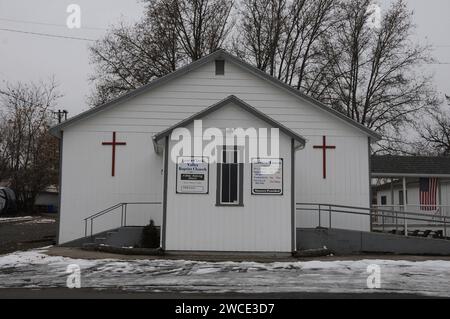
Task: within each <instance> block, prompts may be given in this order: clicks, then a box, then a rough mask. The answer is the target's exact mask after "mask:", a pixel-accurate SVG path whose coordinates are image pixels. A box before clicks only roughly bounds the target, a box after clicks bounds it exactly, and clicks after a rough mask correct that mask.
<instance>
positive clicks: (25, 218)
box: [0, 216, 35, 223]
mask: <svg viewBox="0 0 450 319" xmlns="http://www.w3.org/2000/svg"><path fill="white" fill-rule="evenodd" d="M34 218H35V217H33V216H18V217H17V216H16V217H1V218H0V223H12V222H21V221H29V220H33V219H34Z"/></svg>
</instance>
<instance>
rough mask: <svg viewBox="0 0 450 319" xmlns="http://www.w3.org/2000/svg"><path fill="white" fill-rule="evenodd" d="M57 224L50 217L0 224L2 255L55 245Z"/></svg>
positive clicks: (0, 251)
mask: <svg viewBox="0 0 450 319" xmlns="http://www.w3.org/2000/svg"><path fill="white" fill-rule="evenodd" d="M57 227H58V226H57V222H56V220H55V219H54V218H50V217H48V216H46V217H43V216H42V217H41V216H36V217H33V218H32V219H27V220H18V221H11V222H1V223H0V255H2V254H7V253H11V252H14V251H17V250H27V249H31V248H38V247H44V246H48V245H53V244H55V241H56V232H57Z"/></svg>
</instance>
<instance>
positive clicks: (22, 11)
mask: <svg viewBox="0 0 450 319" xmlns="http://www.w3.org/2000/svg"><path fill="white" fill-rule="evenodd" d="M391 1H393V0H379V3H380V5H381V6H382V7H385V6H386V5H387V4H389V3H390V2H391ZM407 2H408V5H409V6H410V8H411V9H412V10H414V12H415V23H416V25H417V35H416V37H417V40H418V41H420V42H421V43H428V44H431V45H434V46H435V49H434V57H435V58H436V59H437V60H438V61H439V63H440V64H435V65H428V66H427V69H429V71H430V72H432V73H434V75H435V82H436V86H437V88H438V90H439V92H441V94H442V96H443V93H444V92H446V93H447V94H450V1H449V0H427V1H424V0H408V1H407ZM72 3H75V4H78V5H79V6H80V8H81V29H69V28H67V26H66V19H67V17H68V15H69V13H67V12H66V9H67V7H68V6H69V5H70V4H72ZM142 13H143V3H142V2H141V1H136V0H0V85H4V83H5V82H6V81H9V82H15V81H25V82H26V81H38V80H45V79H48V78H50V77H52V76H53V75H54V76H55V78H56V80H57V82H58V83H59V84H60V91H61V93H63V94H64V98H63V99H61V101H60V102H61V103H60V107H61V108H64V109H67V110H68V111H69V113H70V116H73V115H75V114H77V113H79V112H81V111H83V110H86V109H87V108H88V105H87V104H86V97H87V96H88V95H89V92H90V91H91V89H92V85H91V83H90V82H89V81H88V78H89V75H90V74H91V73H92V66H91V65H90V64H89V52H88V46H89V44H91V43H92V42H90V41H87V40H76V39H67V38H54V37H46V36H42V35H37V34H31V33H19V32H17V31H23V32H34V33H45V34H53V35H59V36H66V37H77V38H86V39H99V38H101V37H102V36H103V35H104V34H105V32H106V30H107V28H108V27H109V26H111V25H112V24H116V23H117V22H118V21H126V22H133V21H137V20H139V19H140V17H141V16H142ZM2 29H3V30H2ZM4 29H7V30H9V31H7V30H4Z"/></svg>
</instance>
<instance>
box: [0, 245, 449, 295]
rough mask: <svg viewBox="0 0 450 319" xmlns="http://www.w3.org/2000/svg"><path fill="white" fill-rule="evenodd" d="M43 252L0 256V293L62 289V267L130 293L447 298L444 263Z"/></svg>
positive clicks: (85, 282)
mask: <svg viewBox="0 0 450 319" xmlns="http://www.w3.org/2000/svg"><path fill="white" fill-rule="evenodd" d="M46 249H48V248H43V249H36V250H30V251H26V252H15V253H12V254H9V255H5V256H0V288H32V287H33V288H36V287H41V288H46V287H65V285H66V279H67V275H68V274H67V273H66V269H67V266H68V265H71V264H77V265H79V266H80V268H81V285H82V287H89V288H100V289H101V288H121V289H126V290H135V291H176V292H209V293H222V292H242V293H268V292H272V293H276V292H333V293H371V292H392V293H414V294H423V295H429V296H442V297H450V280H448V278H450V261H421V262H411V261H391V260H359V261H308V262H274V263H257V262H198V261H186V260H126V261H125V260H119V259H101V260H85V259H72V258H65V257H58V256H48V255H46V254H45V251H46ZM373 264H376V265H378V266H380V269H381V289H379V290H371V289H368V288H367V277H368V275H369V274H368V273H367V267H368V266H369V265H373Z"/></svg>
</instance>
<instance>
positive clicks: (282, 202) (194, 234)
mask: <svg viewBox="0 0 450 319" xmlns="http://www.w3.org/2000/svg"><path fill="white" fill-rule="evenodd" d="M228 118H233V119H234V120H233V121H232V122H230V121H228V122H224V119H228ZM224 125H225V126H224ZM203 127H204V129H206V128H208V127H219V128H226V127H230V128H244V129H246V128H248V127H254V128H261V127H262V128H266V127H268V125H267V124H266V123H264V122H262V121H261V120H258V119H256V118H255V117H254V116H253V115H251V114H249V113H247V112H246V111H244V110H242V109H240V108H238V107H236V106H232V105H229V106H224V107H223V108H222V109H220V110H218V111H216V112H214V113H213V114H210V115H208V116H206V117H205V118H204V119H203ZM189 129H190V130H191V132H192V131H193V129H192V125H190V126H189ZM223 132H225V130H223ZM280 135H281V136H280V139H281V141H280V157H281V158H283V195H281V196H278V195H276V196H275V195H274V196H269V195H251V185H250V182H251V165H250V164H249V163H248V162H246V163H245V165H244V186H243V202H244V207H216V206H215V205H216V189H217V186H216V182H217V166H216V164H211V165H210V167H209V174H210V175H209V181H210V185H209V194H203V195H191V194H176V192H175V187H176V186H175V180H176V178H175V174H176V164H175V163H174V162H172V161H169V170H168V201H167V205H168V206H167V228H166V231H167V233H166V249H167V250H172V251H178V250H188V251H189V250H190V251H247V252H285V253H289V252H291V234H292V233H291V216H292V215H291V139H290V138H289V137H287V136H285V135H284V134H282V133H280ZM174 143H175V142H173V141H171V142H170V148H171V146H173V145H174ZM247 146H248V145H247ZM246 152H248V147H247V148H246Z"/></svg>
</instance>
